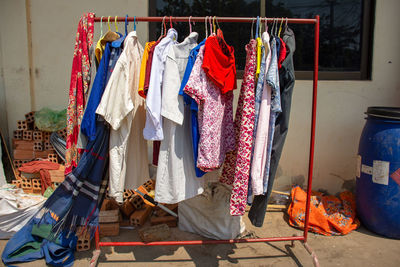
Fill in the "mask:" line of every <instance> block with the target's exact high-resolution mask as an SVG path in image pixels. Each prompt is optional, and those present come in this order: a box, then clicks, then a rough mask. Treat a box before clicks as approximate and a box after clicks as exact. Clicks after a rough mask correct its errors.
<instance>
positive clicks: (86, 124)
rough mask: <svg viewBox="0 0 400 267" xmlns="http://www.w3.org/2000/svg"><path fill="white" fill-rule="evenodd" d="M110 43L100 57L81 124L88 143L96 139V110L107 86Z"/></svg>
mask: <svg viewBox="0 0 400 267" xmlns="http://www.w3.org/2000/svg"><path fill="white" fill-rule="evenodd" d="M110 54H111V49H110V43H107V44H106V48H105V49H104V53H103V56H102V57H101V60H100V64H99V68H98V69H97V73H96V77H95V78H94V81H93V85H92V90H91V92H90V97H89V101H88V103H87V105H86V109H85V114H84V115H83V118H82V122H81V132H82V133H83V134H84V135H86V136H87V137H88V140H89V141H93V140H94V138H95V137H96V109H97V107H98V105H99V104H100V101H101V97H102V96H103V93H104V89H105V88H106V84H107V81H108V79H107V70H108V65H109V61H110Z"/></svg>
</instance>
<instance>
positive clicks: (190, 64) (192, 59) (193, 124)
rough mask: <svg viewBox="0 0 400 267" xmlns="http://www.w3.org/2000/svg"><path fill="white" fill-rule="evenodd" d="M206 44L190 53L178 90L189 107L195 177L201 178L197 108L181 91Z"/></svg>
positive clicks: (203, 42)
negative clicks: (198, 159)
mask: <svg viewBox="0 0 400 267" xmlns="http://www.w3.org/2000/svg"><path fill="white" fill-rule="evenodd" d="M205 43H206V39H204V40H203V41H202V42H201V43H200V44H198V45H197V46H196V47H195V48H193V49H192V50H191V51H190V54H189V59H188V63H187V65H186V69H185V73H184V75H183V79H182V83H181V88H180V89H179V94H180V95H182V96H183V100H184V102H185V104H186V105H190V114H191V128H192V144H193V158H194V169H195V172H196V176H197V177H202V176H203V175H204V174H206V173H205V172H203V171H202V170H200V169H199V168H197V158H198V149H199V140H200V134H199V123H198V119H197V112H198V110H199V109H198V106H197V103H196V101H195V100H194V99H192V98H191V97H190V96H189V95H187V94H186V93H185V92H184V91H183V89H184V88H185V86H186V84H187V82H188V81H189V77H190V73H192V69H193V66H194V63H195V62H196V58H197V55H198V54H199V50H200V47H202V46H203V45H204V44H205Z"/></svg>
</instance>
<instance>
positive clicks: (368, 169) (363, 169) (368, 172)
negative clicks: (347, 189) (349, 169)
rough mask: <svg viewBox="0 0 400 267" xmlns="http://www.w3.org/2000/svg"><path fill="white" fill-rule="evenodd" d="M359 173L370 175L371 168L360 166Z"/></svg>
mask: <svg viewBox="0 0 400 267" xmlns="http://www.w3.org/2000/svg"><path fill="white" fill-rule="evenodd" d="M361 172H363V173H365V174H369V175H372V167H371V166H368V165H364V164H363V165H361Z"/></svg>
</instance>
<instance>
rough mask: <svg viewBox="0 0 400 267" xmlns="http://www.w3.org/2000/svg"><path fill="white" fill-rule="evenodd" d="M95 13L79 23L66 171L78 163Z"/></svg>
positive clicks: (71, 83) (73, 65) (71, 92)
mask: <svg viewBox="0 0 400 267" xmlns="http://www.w3.org/2000/svg"><path fill="white" fill-rule="evenodd" d="M93 24H94V13H87V14H84V15H83V16H82V17H81V19H80V21H79V24H78V30H77V33H76V39H75V49H74V58H73V60H72V71H71V82H70V88H69V101H68V109H67V153H66V162H65V173H66V174H68V173H70V172H71V171H72V169H73V168H75V167H76V166H77V165H78V161H79V155H78V154H79V153H78V149H77V147H76V144H77V141H78V133H79V127H80V124H81V120H82V117H83V112H84V109H85V104H86V103H85V99H87V94H88V91H89V86H90V73H91V72H90V64H91V62H90V57H89V48H90V47H91V46H92V44H93V29H94V25H93Z"/></svg>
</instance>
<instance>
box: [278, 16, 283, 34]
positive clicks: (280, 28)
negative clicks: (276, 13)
mask: <svg viewBox="0 0 400 267" xmlns="http://www.w3.org/2000/svg"><path fill="white" fill-rule="evenodd" d="M282 24H283V17H282V20H281V25H280V26H279V32H278V37H279V38H280V37H281V31H282Z"/></svg>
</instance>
